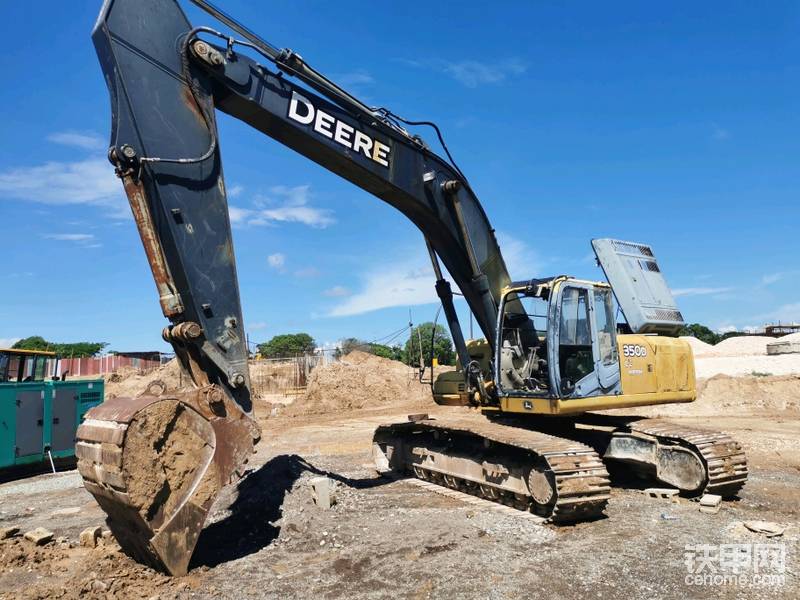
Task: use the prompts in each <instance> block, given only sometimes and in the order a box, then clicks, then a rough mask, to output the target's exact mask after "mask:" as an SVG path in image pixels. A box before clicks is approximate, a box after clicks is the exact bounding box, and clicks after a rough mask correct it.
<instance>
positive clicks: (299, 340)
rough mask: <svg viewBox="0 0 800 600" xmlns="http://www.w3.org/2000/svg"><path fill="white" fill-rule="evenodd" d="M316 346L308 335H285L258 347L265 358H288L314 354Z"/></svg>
mask: <svg viewBox="0 0 800 600" xmlns="http://www.w3.org/2000/svg"><path fill="white" fill-rule="evenodd" d="M315 346H316V344H315V343H314V338H312V337H311V336H310V335H308V334H307V333H283V334H281V335H276V336H275V337H273V338H272V339H271V340H269V341H268V342H264V343H263V344H259V345H258V353H259V354H260V355H261V356H263V357H264V358H287V357H290V356H297V355H298V354H305V353H307V352H313V351H314V347H315Z"/></svg>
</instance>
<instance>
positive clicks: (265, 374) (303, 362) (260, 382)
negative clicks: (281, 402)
mask: <svg viewBox="0 0 800 600" xmlns="http://www.w3.org/2000/svg"><path fill="white" fill-rule="evenodd" d="M334 361H335V358H334V357H333V356H332V355H331V354H330V353H321V354H302V355H300V356H294V357H290V358H260V359H256V360H251V361H250V383H251V385H252V388H253V394H254V395H255V396H256V397H264V396H266V395H270V394H278V395H293V394H301V393H303V392H304V391H305V389H306V386H307V385H308V378H309V376H310V375H311V371H312V370H313V369H314V368H316V367H318V366H320V365H324V364H327V363H330V362H334Z"/></svg>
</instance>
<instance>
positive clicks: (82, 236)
mask: <svg viewBox="0 0 800 600" xmlns="http://www.w3.org/2000/svg"><path fill="white" fill-rule="evenodd" d="M42 237H43V238H44V239H46V240H56V241H59V242H72V243H74V244H77V245H78V246H83V247H84V248H100V247H102V245H103V244H101V243H99V242H97V241H96V239H95V236H94V234H92V233H46V234H44V235H43V236H42Z"/></svg>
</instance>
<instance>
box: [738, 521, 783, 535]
mask: <svg viewBox="0 0 800 600" xmlns="http://www.w3.org/2000/svg"><path fill="white" fill-rule="evenodd" d="M743 524H744V526H745V527H747V529H749V530H750V531H752V532H754V533H760V534H763V535H765V536H766V537H778V536H781V535H783V532H784V531H786V527H784V526H783V525H779V524H778V523H771V522H770V521H745V522H744V523H743Z"/></svg>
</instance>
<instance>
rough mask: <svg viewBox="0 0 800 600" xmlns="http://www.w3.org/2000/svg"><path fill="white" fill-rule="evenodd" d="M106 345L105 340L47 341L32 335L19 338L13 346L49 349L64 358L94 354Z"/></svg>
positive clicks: (18, 348)
mask: <svg viewBox="0 0 800 600" xmlns="http://www.w3.org/2000/svg"><path fill="white" fill-rule="evenodd" d="M106 346H108V344H107V343H105V342H72V343H57V342H48V341H47V340H46V339H44V338H43V337H42V336H40V335H32V336H30V337H26V338H23V339H21V340H19V341H18V342H17V343H16V344H14V346H13V347H14V348H16V349H17V350H49V351H50V352H55V353H56V354H58V355H60V356H63V357H66V358H70V357H72V358H84V357H87V356H96V355H97V354H99V353H100V351H101V350H102V349H103V348H105V347H106Z"/></svg>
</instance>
